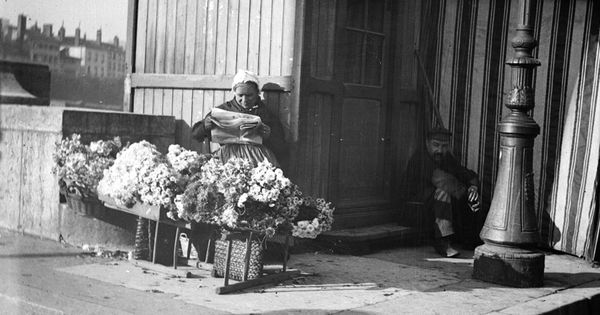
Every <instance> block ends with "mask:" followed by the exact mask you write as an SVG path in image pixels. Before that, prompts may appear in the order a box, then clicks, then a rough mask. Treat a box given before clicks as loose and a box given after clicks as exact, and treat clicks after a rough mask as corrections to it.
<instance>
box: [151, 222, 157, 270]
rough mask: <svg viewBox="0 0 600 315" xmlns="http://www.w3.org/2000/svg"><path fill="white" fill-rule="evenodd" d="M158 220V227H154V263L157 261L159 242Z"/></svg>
mask: <svg viewBox="0 0 600 315" xmlns="http://www.w3.org/2000/svg"><path fill="white" fill-rule="evenodd" d="M158 225H159V223H158V221H156V227H154V245H153V246H152V263H156V243H158Z"/></svg>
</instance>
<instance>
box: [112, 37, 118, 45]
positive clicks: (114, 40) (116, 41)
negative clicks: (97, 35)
mask: <svg viewBox="0 0 600 315" xmlns="http://www.w3.org/2000/svg"><path fill="white" fill-rule="evenodd" d="M113 44H115V46H117V47H119V36H115V38H113Z"/></svg>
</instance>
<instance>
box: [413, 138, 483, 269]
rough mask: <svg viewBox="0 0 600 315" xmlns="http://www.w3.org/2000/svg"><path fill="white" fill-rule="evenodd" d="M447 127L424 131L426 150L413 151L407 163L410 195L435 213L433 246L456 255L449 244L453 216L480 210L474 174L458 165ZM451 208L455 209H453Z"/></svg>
mask: <svg viewBox="0 0 600 315" xmlns="http://www.w3.org/2000/svg"><path fill="white" fill-rule="evenodd" d="M451 135H452V134H451V133H450V131H448V130H446V129H443V128H436V129H432V130H431V131H430V132H429V133H428V134H427V139H426V141H427V142H426V147H427V154H426V156H425V157H421V156H420V154H415V155H414V156H413V157H412V158H411V159H410V161H409V163H408V167H407V184H408V193H409V198H410V199H411V200H413V201H421V202H423V203H424V205H425V208H426V209H427V210H429V211H431V212H432V213H433V215H434V216H435V225H434V231H435V238H436V240H435V249H436V250H437V252H438V253H439V254H440V255H442V256H444V257H454V256H458V255H459V252H458V251H457V250H455V249H454V248H453V247H452V244H451V239H452V236H453V235H454V225H453V222H454V221H455V220H454V218H458V217H460V215H461V213H456V212H457V211H458V212H464V209H466V208H467V207H469V208H470V209H471V211H473V212H476V211H478V210H479V193H478V186H479V180H478V178H477V174H476V173H475V172H473V171H471V170H469V169H467V168H465V167H463V166H461V165H460V164H459V163H458V162H457V161H456V159H455V158H454V156H452V154H451V152H450V137H451ZM453 211H454V213H453Z"/></svg>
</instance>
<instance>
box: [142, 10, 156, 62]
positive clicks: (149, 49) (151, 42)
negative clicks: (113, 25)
mask: <svg viewBox="0 0 600 315" xmlns="http://www.w3.org/2000/svg"><path fill="white" fill-rule="evenodd" d="M157 11H158V0H149V3H148V28H147V29H146V36H147V41H146V69H145V72H146V73H154V69H155V67H154V62H155V56H156V18H157Z"/></svg>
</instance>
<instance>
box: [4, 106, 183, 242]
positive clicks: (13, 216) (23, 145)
mask: <svg viewBox="0 0 600 315" xmlns="http://www.w3.org/2000/svg"><path fill="white" fill-rule="evenodd" d="M72 133H79V134H81V135H82V141H83V142H89V141H92V140H97V139H111V138H113V137H114V136H121V137H122V139H123V142H124V143H126V142H128V141H129V142H136V141H140V140H142V139H145V140H148V141H149V142H151V143H154V144H155V145H156V146H157V147H158V149H159V150H160V151H161V152H166V151H167V148H168V146H169V145H170V144H172V143H175V119H174V117H173V116H153V115H143V114H133V113H122V112H112V111H98V110H86V109H78V108H58V107H40V106H23V105H18V104H15V105H5V104H3V105H0V209H2V215H1V216H0V226H1V227H5V228H8V229H11V230H16V231H19V232H23V233H27V234H32V235H36V236H40V237H45V238H51V239H55V240H58V239H59V238H60V237H61V236H62V237H63V238H66V237H67V236H70V237H71V239H72V241H73V242H72V243H75V245H80V244H78V243H82V242H84V240H85V239H86V235H85V234H89V235H94V240H95V242H96V243H101V244H102V243H103V242H104V243H106V244H103V245H107V246H110V245H117V246H121V245H123V244H125V245H126V244H128V243H131V244H133V243H132V242H133V237H132V235H133V233H134V231H133V230H130V229H129V228H128V226H130V225H131V223H130V224H127V226H123V225H119V224H118V221H122V220H129V219H127V218H118V216H116V217H114V222H110V220H107V221H100V220H98V221H99V222H94V223H93V224H87V223H86V225H87V226H88V227H92V226H93V227H94V229H95V230H94V231H89V230H88V229H82V228H81V226H82V224H84V223H85V222H83V223H82V222H80V221H81V220H84V221H85V220H96V219H94V218H77V220H75V219H74V218H69V216H73V215H75V214H73V213H72V211H68V210H69V209H67V207H65V206H64V205H61V203H60V195H59V188H58V179H57V178H56V176H55V175H54V174H52V166H53V160H52V153H53V151H54V146H55V143H56V142H57V141H59V140H60V139H62V138H65V137H68V136H70V135H71V134H72ZM66 222H71V223H73V222H79V223H78V224H77V226H73V225H72V224H65V223H66ZM115 233H116V234H115ZM119 233H120V234H122V236H123V239H121V240H120V241H119V240H115V235H120V234H119ZM103 235H106V237H103ZM103 240H104V241H103ZM66 241H69V239H66Z"/></svg>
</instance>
